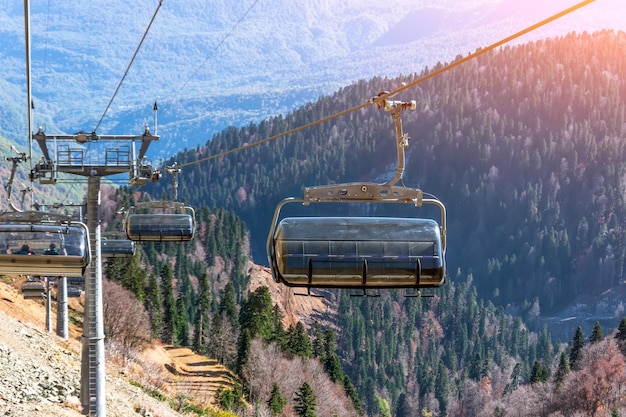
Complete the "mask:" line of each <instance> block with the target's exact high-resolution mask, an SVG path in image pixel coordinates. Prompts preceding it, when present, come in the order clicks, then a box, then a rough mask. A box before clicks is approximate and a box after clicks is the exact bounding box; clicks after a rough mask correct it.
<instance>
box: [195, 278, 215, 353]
mask: <svg viewBox="0 0 626 417" xmlns="http://www.w3.org/2000/svg"><path fill="white" fill-rule="evenodd" d="M198 292H199V294H198V313H197V315H196V322H195V328H194V336H193V348H194V350H195V351H196V352H199V353H206V347H205V343H206V334H207V330H208V327H209V309H210V308H211V293H210V288H209V276H208V275H207V274H206V273H203V274H202V276H201V277H200V283H199V291H198Z"/></svg>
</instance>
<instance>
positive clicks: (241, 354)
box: [236, 328, 252, 372]
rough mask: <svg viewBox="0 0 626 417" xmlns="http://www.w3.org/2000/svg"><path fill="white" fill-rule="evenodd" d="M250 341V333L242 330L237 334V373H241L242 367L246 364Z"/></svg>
mask: <svg viewBox="0 0 626 417" xmlns="http://www.w3.org/2000/svg"><path fill="white" fill-rule="evenodd" d="M251 341H252V336H250V331H248V329H246V328H244V329H243V330H242V331H241V333H240V334H239V340H238V342H237V346H238V347H237V364H236V368H237V372H241V369H242V368H243V366H244V365H245V364H246V363H247V362H248V353H249V352H250V343H251Z"/></svg>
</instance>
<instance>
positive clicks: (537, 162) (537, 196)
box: [147, 31, 626, 312]
mask: <svg viewBox="0 0 626 417" xmlns="http://www.w3.org/2000/svg"><path fill="white" fill-rule="evenodd" d="M625 50H626V35H625V34H624V33H621V32H620V33H613V32H610V31H605V32H599V33H595V34H593V35H592V34H586V33H585V34H581V35H575V34H572V35H568V36H566V37H562V38H557V39H550V40H543V41H538V42H535V43H530V44H527V45H521V46H516V47H506V48H503V49H502V50H500V51H498V52H496V53H490V54H487V55H486V56H483V57H481V58H478V59H476V60H473V61H471V62H469V63H467V64H465V65H462V66H459V67H457V68H455V69H454V70H451V71H449V72H447V73H445V74H443V75H441V76H439V77H435V78H434V79H431V80H429V81H427V82H424V83H422V84H420V85H419V86H418V87H417V88H413V89H410V90H408V91H406V92H403V93H402V97H400V98H401V99H405V100H409V99H415V100H417V103H418V110H417V111H415V112H407V113H405V114H404V116H403V124H404V129H405V131H406V132H407V133H408V134H409V135H410V137H411V138H412V140H411V142H410V146H409V148H408V162H407V170H406V173H405V179H404V183H405V184H406V185H407V186H417V187H420V188H422V189H423V190H425V191H427V192H430V193H433V194H435V195H436V196H438V197H439V198H440V199H441V200H443V202H444V203H445V204H446V206H447V208H448V216H449V229H448V230H449V232H448V233H449V236H448V238H449V245H448V248H449V250H448V259H447V260H448V265H449V267H450V268H449V269H450V271H453V273H452V275H454V271H456V269H457V268H460V269H461V270H463V271H466V272H472V273H473V275H474V283H475V285H476V286H477V287H478V290H479V296H480V297H485V298H487V299H492V300H493V301H494V303H496V304H499V305H503V306H506V305H512V306H518V307H519V306H520V305H522V304H523V303H524V302H525V301H529V302H532V301H533V300H534V298H535V297H537V298H538V299H539V302H540V308H541V310H542V311H544V312H555V311H558V310H559V309H560V308H562V307H564V306H565V305H566V303H567V302H569V301H571V300H572V299H575V298H576V297H577V296H579V295H581V294H588V293H592V294H598V293H601V292H603V291H604V290H606V289H607V288H609V287H610V286H612V285H615V284H618V283H621V282H623V281H624V278H625V277H624V270H623V261H624V245H623V244H622V243H621V242H623V234H624V229H623V221H624V220H623V219H624V203H623V198H622V195H623V191H624V185H625V184H624V169H625V165H624V162H623V161H624V145H623V141H622V137H623V135H624V129H625V125H624V117H625V116H624V101H625V100H626V85H625V81H624V78H623V77H624V74H625V73H626V71H625V69H624V68H625V66H624V61H625V59H626V58H625V54H624V52H625ZM428 71H429V70H428V69H425V70H424V72H423V74H426V73H428ZM417 76H418V75H414V76H407V77H406V78H402V77H401V78H398V79H391V80H390V79H373V80H370V81H367V82H366V81H362V82H359V83H358V84H355V85H352V86H348V87H346V88H344V89H341V90H340V91H338V92H337V93H336V94H334V95H333V96H328V97H322V98H321V99H320V100H319V101H318V102H316V103H311V104H310V105H307V106H305V107H302V108H300V109H298V110H297V111H295V112H293V113H291V114H288V115H285V116H277V117H274V118H271V119H269V120H267V121H264V122H262V123H260V124H258V125H257V124H250V125H248V126H245V127H241V128H235V127H232V128H229V129H227V130H225V131H223V132H221V133H220V134H218V135H216V136H215V137H213V138H212V139H211V140H210V141H208V142H207V143H206V145H205V146H203V147H198V148H196V149H191V150H188V151H187V152H185V153H182V154H180V155H178V156H177V157H176V158H174V159H175V160H176V161H178V163H183V164H184V163H190V162H193V161H195V160H197V159H200V158H204V157H206V156H210V155H214V154H217V153H220V152H223V151H226V150H229V149H232V148H235V147H237V146H241V145H242V144H245V143H251V142H254V141H256V140H260V139H263V138H266V137H268V136H271V135H274V134H277V133H281V132H284V131H287V130H289V129H292V128H294V127H297V126H301V125H303V124H305V123H308V122H311V121H315V120H318V119H319V118H321V117H324V116H329V115H331V114H334V113H336V112H338V111H341V110H345V109H347V108H351V107H353V106H356V105H358V104H361V103H363V102H365V101H366V100H368V99H369V98H371V97H372V96H374V95H376V94H377V93H378V92H379V91H381V90H391V89H393V88H395V87H397V86H399V85H400V83H401V82H403V81H410V80H413V79H414V78H415V77H417ZM174 159H173V160H174ZM173 160H171V161H169V162H172V161H173ZM393 164H395V148H394V140H393V127H392V120H391V117H390V116H389V115H388V114H385V113H384V112H382V111H381V110H377V109H375V108H374V106H370V107H366V108H364V109H362V110H360V111H358V112H353V113H350V114H348V115H347V116H344V117H341V118H338V119H334V120H332V121H330V122H327V123H324V124H322V125H318V126H315V127H313V128H310V129H307V130H305V131H300V132H298V133H295V134H292V135H291V136H289V137H286V138H280V139H278V140H275V141H272V142H270V143H267V144H264V145H261V146H257V147H254V148H251V149H248V150H246V151H243V152H238V153H235V154H233V155H229V156H227V157H223V158H220V159H217V160H211V161H209V162H202V163H198V164H195V165H192V166H190V167H188V168H186V169H184V170H183V174H182V178H183V180H182V181H181V190H180V195H181V196H182V198H183V199H184V200H186V201H188V202H189V203H191V204H194V205H205V204H206V205H208V206H209V207H223V208H228V209H232V210H235V211H236V212H237V213H238V215H239V216H241V218H242V219H243V220H244V221H245V223H246V225H247V226H248V228H249V230H250V233H251V245H252V254H253V257H254V259H255V261H256V262H261V263H263V262H264V261H265V252H264V250H265V249H264V243H265V238H266V233H267V231H268V229H269V222H270V220H271V215H272V212H273V209H274V207H275V205H276V204H277V202H278V201H280V199H282V198H284V197H287V196H294V195H295V196H298V195H301V192H302V188H303V187H304V186H309V185H318V184H328V183H340V182H351V181H358V180H366V181H372V180H380V179H381V178H383V177H386V175H387V174H384V173H385V172H389V169H390V167H393ZM381 174H383V175H382V176H381ZM384 179H386V178H384ZM163 186H164V184H154V185H150V186H149V187H147V190H148V191H149V192H150V193H152V194H154V195H160V194H162V193H163V192H164V190H163V189H162V187H163ZM591 277H593V278H591Z"/></svg>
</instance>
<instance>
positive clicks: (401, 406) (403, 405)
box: [395, 392, 411, 417]
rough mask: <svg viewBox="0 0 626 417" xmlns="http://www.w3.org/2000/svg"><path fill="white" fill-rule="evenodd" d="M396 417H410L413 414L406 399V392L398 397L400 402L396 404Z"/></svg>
mask: <svg viewBox="0 0 626 417" xmlns="http://www.w3.org/2000/svg"><path fill="white" fill-rule="evenodd" d="M395 416H396V417H410V416H411V407H410V406H409V403H408V402H407V400H406V394H405V393H404V392H403V393H402V394H400V396H399V397H398V404H397V405H396V413H395Z"/></svg>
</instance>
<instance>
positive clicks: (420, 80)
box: [179, 0, 595, 168]
mask: <svg viewBox="0 0 626 417" xmlns="http://www.w3.org/2000/svg"><path fill="white" fill-rule="evenodd" d="M594 1H595V0H584V1H582V2H580V3H578V4H576V5H574V6H572V7H570V8H568V9H565V10H563V11H562V12H559V13H557V14H555V15H553V16H550V17H548V18H547V19H544V20H542V21H540V22H539V23H535V24H534V25H532V26H529V27H527V28H526V29H524V30H521V31H519V32H517V33H514V34H513V35H511V36H508V37H506V38H504V39H502V40H500V41H498V42H496V43H494V44H491V45H489V46H488V47H486V48H483V49H479V50H477V51H476V52H474V53H472V54H469V55H467V56H466V57H464V58H461V59H459V60H458V61H455V62H453V63H451V64H448V65H446V66H443V67H441V68H440V69H438V70H435V71H432V72H430V73H428V74H427V75H425V76H423V77H420V78H418V79H416V80H414V81H412V82H410V83H407V84H405V85H403V86H402V87H399V88H397V89H396V90H393V91H391V92H389V93H385V94H381V95H379V96H377V97H375V98H374V99H372V100H368V101H367V102H365V103H363V104H360V105H358V106H356V107H353V108H351V109H347V110H344V111H341V112H339V113H336V114H333V115H331V116H327V117H324V118H322V119H319V120H316V121H314V122H311V123H307V124H305V125H302V126H300V127H296V128H294V129H291V130H288V131H286V132H283V133H279V134H277V135H274V136H270V137H268V138H265V139H261V140H258V141H256V142H252V143H248V144H246V145H243V146H240V147H238V148H234V149H231V150H228V151H224V152H221V153H218V154H215V155H211V156H207V157H206V158H202V159H198V160H196V161H193V162H188V163H186V164H182V165H179V167H180V168H184V167H187V166H191V165H195V164H199V163H202V162H206V161H210V160H212V159H217V158H221V157H223V156H226V155H230V154H232V153H235V152H239V151H243V150H246V149H249V148H252V147H254V146H258V145H262V144H264V143H267V142H270V141H272V140H275V139H278V138H281V137H283V136H287V135H290V134H292V133H296V132H299V131H301V130H304V129H308V128H309V127H313V126H317V125H319V124H322V123H324V122H328V121H330V120H333V119H336V118H338V117H341V116H344V115H346V114H349V113H352V112H355V111H357V110H360V109H362V108H364V107H367V106H369V105H370V104H374V103H378V102H381V101H382V100H385V99H386V98H389V97H392V96H394V95H396V94H398V93H400V92H401V91H404V90H406V89H408V88H411V87H414V86H416V85H417V84H420V83H423V82H424V81H427V80H429V79H431V78H433V77H435V76H437V75H439V74H441V73H444V72H446V71H448V70H451V69H452V68H455V67H457V66H459V65H461V64H464V63H465V62H467V61H469V60H472V59H474V58H476V57H478V56H480V55H484V54H486V53H487V52H490V51H492V50H494V49H496V48H497V47H499V46H502V45H504V44H505V43H507V42H510V41H512V40H513V39H516V38H519V37H520V36H523V35H525V34H527V33H529V32H531V31H533V30H535V29H538V28H539V27H541V26H544V25H547V24H548V23H550V22H553V21H554V20H556V19H559V18H561V17H563V16H565V15H567V14H569V13H571V12H573V11H575V10H577V9H580V8H581V7H583V6H586V5H588V4H591V3H593V2H594Z"/></svg>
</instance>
